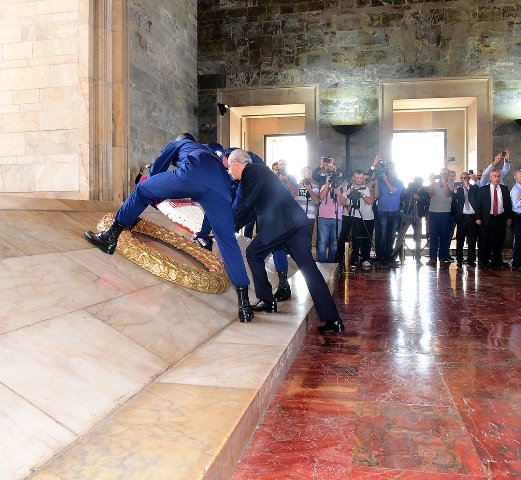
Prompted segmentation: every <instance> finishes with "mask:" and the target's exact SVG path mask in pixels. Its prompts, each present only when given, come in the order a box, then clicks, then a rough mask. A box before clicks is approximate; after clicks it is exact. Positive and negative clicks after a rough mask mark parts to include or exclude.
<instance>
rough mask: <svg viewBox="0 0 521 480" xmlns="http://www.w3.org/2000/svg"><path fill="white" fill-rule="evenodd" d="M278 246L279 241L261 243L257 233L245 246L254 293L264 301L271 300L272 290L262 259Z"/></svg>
mask: <svg viewBox="0 0 521 480" xmlns="http://www.w3.org/2000/svg"><path fill="white" fill-rule="evenodd" d="M280 246H281V244H280V243H276V244H275V243H270V244H268V245H263V244H262V242H261V239H260V236H259V235H257V236H256V237H255V238H254V239H253V240H252V241H251V243H250V244H249V245H248V247H247V248H246V259H247V260H248V265H249V267H250V271H251V275H252V278H253V286H254V287H255V295H257V298H258V299H259V300H264V301H265V302H272V301H273V292H272V286H271V283H270V282H269V280H268V274H267V273H266V266H265V264H264V260H265V259H266V257H267V256H268V255H269V254H270V253H271V252H272V251H273V250H274V249H277V248H278V247H280ZM310 252H311V250H310Z"/></svg>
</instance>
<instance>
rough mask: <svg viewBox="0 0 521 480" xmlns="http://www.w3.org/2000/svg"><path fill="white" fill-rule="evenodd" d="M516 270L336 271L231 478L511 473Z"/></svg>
mask: <svg viewBox="0 0 521 480" xmlns="http://www.w3.org/2000/svg"><path fill="white" fill-rule="evenodd" d="M520 284H521V273H520V272H519V271H514V272H512V271H510V270H480V269H467V268H466V267H464V268H463V269H457V268H456V266H455V265H451V266H450V267H449V268H447V267H445V268H442V269H439V268H438V269H436V268H432V267H422V268H420V269H417V268H416V267H415V266H414V265H408V264H406V265H405V266H404V267H403V268H401V269H398V270H396V271H389V270H387V271H375V270H370V271H364V272H359V273H358V272H357V273H355V274H349V275H348V276H347V277H345V278H341V279H340V280H339V283H338V287H337V289H336V293H335V301H336V303H337V305H338V307H339V311H340V313H341V315H342V318H343V319H344V322H345V324H346V329H345V331H344V332H343V333H342V334H325V335H320V334H318V333H317V331H316V326H317V325H318V322H315V324H314V325H313V327H312V329H311V330H310V332H309V333H308V335H307V337H306V339H305V342H304V345H303V346H302V348H301V350H300V351H299V354H298V356H297V358H296V360H295V362H294V364H293V365H292V367H291V369H290V371H289V373H288V375H287V377H286V379H285V381H284V383H283V384H282V386H281V388H280V389H279V391H278V392H277V395H276V397H275V399H274V401H273V402H272V404H271V406H270V407H269V408H268V410H267V411H266V414H265V416H264V418H263V420H262V422H261V424H260V425H259V428H258V429H257V430H256V432H255V434H254V436H253V438H252V440H251V442H250V444H249V445H248V446H247V447H246V449H245V452H244V455H243V457H242V459H241V462H240V463H239V464H238V466H237V468H236V470H235V472H234V475H233V477H232V480H275V479H281V480H282V479H299V480H305V479H327V480H329V479H331V480H333V479H334V480H338V479H347V478H349V479H380V480H384V479H400V480H413V479H414V480H417V479H429V480H449V479H460V480H490V479H495V480H503V479H521V289H520Z"/></svg>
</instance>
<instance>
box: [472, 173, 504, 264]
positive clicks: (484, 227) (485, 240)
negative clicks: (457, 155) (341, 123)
mask: <svg viewBox="0 0 521 480" xmlns="http://www.w3.org/2000/svg"><path fill="white" fill-rule="evenodd" d="M489 178H490V185H485V186H484V187H481V188H480V189H479V200H478V203H477V205H476V207H477V208H476V223H477V224H478V225H480V226H481V229H480V234H479V259H480V263H481V264H482V265H483V267H485V268H487V267H502V265H503V243H504V241H505V235H506V227H507V226H510V225H511V223H512V201H511V199H510V192H509V191H508V188H507V187H505V185H500V183H499V182H500V179H501V174H500V173H499V172H498V171H497V170H493V171H492V172H491V173H490V175H489Z"/></svg>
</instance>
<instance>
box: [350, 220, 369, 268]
mask: <svg viewBox="0 0 521 480" xmlns="http://www.w3.org/2000/svg"><path fill="white" fill-rule="evenodd" d="M364 236H366V233H365V231H364V225H363V223H362V219H361V218H358V217H354V218H353V235H352V238H353V240H352V245H353V252H352V254H351V265H356V263H357V262H358V257H359V256H360V246H361V245H362V238H363V237H364Z"/></svg>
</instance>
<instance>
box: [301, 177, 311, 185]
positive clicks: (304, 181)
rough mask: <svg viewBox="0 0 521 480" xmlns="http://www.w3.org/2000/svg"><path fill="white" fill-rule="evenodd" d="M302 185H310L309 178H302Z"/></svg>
mask: <svg viewBox="0 0 521 480" xmlns="http://www.w3.org/2000/svg"><path fill="white" fill-rule="evenodd" d="M302 185H311V180H310V179H309V178H304V179H303V180H302Z"/></svg>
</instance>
